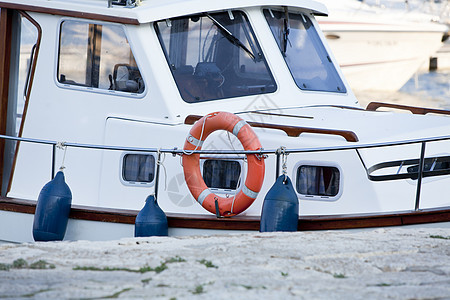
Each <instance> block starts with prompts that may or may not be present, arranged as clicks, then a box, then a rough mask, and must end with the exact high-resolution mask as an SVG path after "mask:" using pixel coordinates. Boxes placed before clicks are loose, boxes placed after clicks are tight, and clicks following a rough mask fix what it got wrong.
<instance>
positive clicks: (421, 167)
mask: <svg viewBox="0 0 450 300" xmlns="http://www.w3.org/2000/svg"><path fill="white" fill-rule="evenodd" d="M0 139H6V140H14V141H20V142H30V143H38V144H47V145H51V146H52V166H51V167H52V172H51V173H52V178H53V177H54V170H55V152H56V146H57V145H59V146H63V147H78V148H86V149H97V150H117V151H139V152H154V153H158V161H159V158H160V153H171V154H172V155H174V156H175V155H177V154H179V155H182V154H183V153H184V150H182V149H181V150H179V149H177V148H173V149H161V148H159V149H158V148H140V147H123V146H106V145H93V144H79V143H67V142H56V141H50V140H41V139H32V138H22V137H14V136H7V135H0ZM443 140H450V135H447V136H438V137H430V138H421V139H412V140H403V141H396V142H384V143H368V144H357V145H341V146H329V147H313V148H301V149H283V153H286V154H289V153H306V152H326V151H341V150H356V151H357V150H358V149H367V148H378V147H388V146H399V145H408V144H417V143H420V144H421V145H422V148H421V154H420V158H419V170H418V182H417V191H416V200H415V207H414V208H415V210H416V211H417V210H419V201H420V192H421V186H422V177H423V176H424V173H425V176H426V172H424V162H425V144H426V143H427V142H434V141H443ZM280 149H281V148H278V149H271V150H264V149H260V150H256V151H248V150H193V151H190V153H196V154H197V153H198V154H247V155H250V154H257V155H268V154H272V155H276V159H275V161H276V167H275V171H276V174H275V175H276V176H278V175H279V166H280V156H281V151H280ZM357 152H358V151H357ZM360 159H361V163H362V164H363V167H364V169H365V170H366V172H367V175H368V176H369V175H370V171H369V170H368V169H367V168H366V167H365V165H364V162H363V160H362V158H361V156H360ZM372 171H373V170H372ZM159 173H160V172H159V164H158V168H157V170H156V174H155V177H156V183H155V184H156V185H157V182H158V179H159ZM369 177H370V176H369ZM154 192H155V196H157V192H158V188H157V187H155V191H154Z"/></svg>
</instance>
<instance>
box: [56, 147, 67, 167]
mask: <svg viewBox="0 0 450 300" xmlns="http://www.w3.org/2000/svg"><path fill="white" fill-rule="evenodd" d="M56 148H58V149H61V150H64V154H63V159H62V162H61V167H59V170H60V171H62V170H64V169H65V168H66V167H65V166H64V161H65V160H66V152H67V146H66V142H57V143H56Z"/></svg>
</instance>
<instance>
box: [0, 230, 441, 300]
mask: <svg viewBox="0 0 450 300" xmlns="http://www.w3.org/2000/svg"><path fill="white" fill-rule="evenodd" d="M0 298H1V299H4V298H5V299H30V298H32V299H39V298H40V299H44V298H45V299H48V298H56V299H102V298H126V299H130V298H137V299H327V300H328V299H450V229H449V228H414V229H410V228H409V229H405V228H388V229H375V230H366V231H322V232H296V233H264V234H262V233H252V234H233V235H215V236H194V237H192V236H191V237H151V238H136V239H123V240H118V241H108V242H88V241H78V242H48V243H31V244H0Z"/></svg>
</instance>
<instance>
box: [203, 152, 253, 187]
mask: <svg viewBox="0 0 450 300" xmlns="http://www.w3.org/2000/svg"><path fill="white" fill-rule="evenodd" d="M207 160H225V161H235V162H237V163H239V165H240V167H241V174H240V176H239V180H238V184H237V188H236V189H235V190H232V189H221V188H210V187H208V189H209V190H210V191H211V192H213V193H215V194H218V195H224V196H227V195H228V196H234V195H236V194H237V193H239V191H240V190H241V189H242V186H243V185H244V181H245V178H246V176H247V168H245V167H244V166H245V165H244V161H243V160H242V159H239V160H238V159H232V158H230V159H224V158H216V157H208V158H202V157H200V174H201V175H202V179H203V168H204V163H205V161H207Z"/></svg>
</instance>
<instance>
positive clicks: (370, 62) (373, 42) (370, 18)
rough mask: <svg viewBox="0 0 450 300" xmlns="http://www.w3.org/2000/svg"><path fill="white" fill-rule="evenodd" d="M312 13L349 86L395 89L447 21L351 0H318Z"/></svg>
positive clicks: (438, 41)
mask: <svg viewBox="0 0 450 300" xmlns="http://www.w3.org/2000/svg"><path fill="white" fill-rule="evenodd" d="M323 2H324V3H325V5H326V6H327V7H328V10H329V16H328V17H318V20H319V24H320V26H321V28H322V30H323V31H324V34H325V37H326V38H327V40H328V43H329V45H330V47H331V50H332V52H333V53H334V55H335V57H336V59H337V61H338V62H339V64H340V66H341V68H342V71H343V73H344V75H345V77H346V78H347V81H348V82H349V84H350V86H351V87H352V89H353V90H357V91H358V90H359V91H361V90H380V91H396V90H398V89H400V88H401V87H402V86H403V85H404V84H405V83H406V82H407V81H408V79H410V78H411V77H412V75H413V74H414V73H415V72H416V71H417V70H418V69H419V68H420V67H421V66H423V65H427V63H428V61H429V59H430V57H431V56H433V55H434V54H435V52H436V51H437V50H439V49H440V48H441V47H442V40H443V37H444V35H445V33H446V32H447V30H448V28H447V26H445V25H443V24H440V23H437V22H436V21H435V20H436V17H434V16H433V15H431V14H424V13H420V12H417V11H407V10H405V9H399V8H389V9H386V8H385V7H377V6H373V5H368V4H366V3H364V2H360V1H354V0H340V1H328V0H325V1H323Z"/></svg>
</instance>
